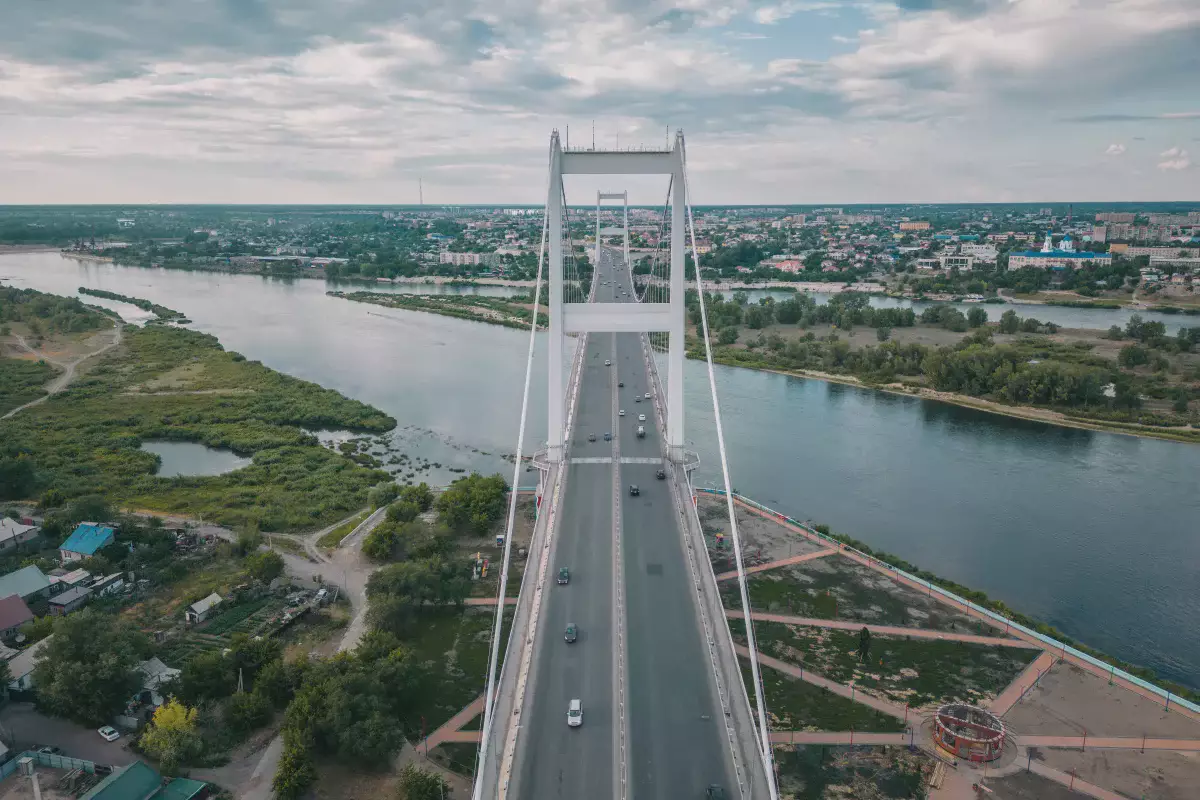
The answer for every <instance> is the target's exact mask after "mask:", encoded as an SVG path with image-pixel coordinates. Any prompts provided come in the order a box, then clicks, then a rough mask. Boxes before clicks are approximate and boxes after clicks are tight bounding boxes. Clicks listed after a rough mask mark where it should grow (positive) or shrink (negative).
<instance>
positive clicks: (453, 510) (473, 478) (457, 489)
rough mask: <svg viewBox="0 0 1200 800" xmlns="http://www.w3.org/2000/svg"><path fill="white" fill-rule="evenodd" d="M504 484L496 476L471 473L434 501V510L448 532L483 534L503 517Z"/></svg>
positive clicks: (506, 486) (501, 479)
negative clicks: (435, 504) (450, 528)
mask: <svg viewBox="0 0 1200 800" xmlns="http://www.w3.org/2000/svg"><path fill="white" fill-rule="evenodd" d="M507 494H508V482H507V481H505V480H504V476H503V475H500V474H499V473H497V474H495V475H490V476H487V477H484V476H483V475H480V474H478V473H472V474H470V475H468V476H466V477H465V478H459V479H458V480H456V481H455V482H454V483H452V484H450V488H448V489H446V491H444V492H442V495H441V497H439V498H438V499H437V510H438V513H440V514H441V515H442V519H443V520H445V522H446V524H447V525H449V526H450V527H452V528H457V529H460V530H468V531H471V532H472V533H476V534H478V535H480V536H482V535H484V534H486V533H487V532H488V531H489V530H490V529H491V527H492V524H493V523H495V522H496V520H498V519H500V517H501V515H502V514H503V513H504V499H505V496H506V495H507Z"/></svg>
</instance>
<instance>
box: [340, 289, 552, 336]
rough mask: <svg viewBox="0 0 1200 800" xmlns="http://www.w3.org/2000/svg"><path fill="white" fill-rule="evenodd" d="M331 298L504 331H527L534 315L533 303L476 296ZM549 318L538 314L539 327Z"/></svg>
mask: <svg viewBox="0 0 1200 800" xmlns="http://www.w3.org/2000/svg"><path fill="white" fill-rule="evenodd" d="M326 294H328V295H329V296H330V297H337V298H340V299H343V300H352V301H354V302H356V303H367V304H368V305H375V306H382V307H383V308H398V309H402V310H405V311H423V312H426V313H430V314H439V315H441V316H443V317H455V318H457V319H466V320H471V321H474V322H485V323H487V324H489V325H501V326H503V327H505V328H522V329H524V328H528V327H529V325H530V322H531V317H532V315H533V307H532V303H529V302H521V300H522V298H516V302H514V300H513V299H506V298H498V297H478V296H474V295H421V294H379V293H376V292H327V293H326ZM549 322H550V317H549V315H548V314H547V313H546V312H544V311H541V312H538V326H539V327H545V326H546V325H548V324H549Z"/></svg>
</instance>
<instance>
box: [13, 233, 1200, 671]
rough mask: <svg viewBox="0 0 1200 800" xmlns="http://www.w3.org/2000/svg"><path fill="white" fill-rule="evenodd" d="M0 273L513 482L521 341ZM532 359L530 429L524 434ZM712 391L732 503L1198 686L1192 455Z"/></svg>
mask: <svg viewBox="0 0 1200 800" xmlns="http://www.w3.org/2000/svg"><path fill="white" fill-rule="evenodd" d="M0 280H4V281H5V282H6V283H10V284H12V285H14V286H18V287H29V288H36V289H41V290H43V291H49V292H55V293H59V294H68V295H74V294H75V290H76V288H77V287H79V286H88V287H90V288H97V289H107V290H109V291H114V292H119V293H121V294H126V295H132V296H134V297H142V298H145V299H148V300H151V301H153V302H156V303H161V304H162V305H165V306H167V307H169V308H175V309H178V310H179V311H182V312H183V313H185V314H187V316H188V317H189V318H190V319H192V320H193V324H192V327H194V328H196V329H197V330H201V331H205V332H208V333H212V334H214V335H216V336H217V337H219V338H220V339H221V341H222V343H223V344H224V345H225V346H226V347H227V348H230V349H233V350H237V351H239V352H241V353H243V354H244V355H246V356H247V357H248V358H253V359H259V360H261V361H263V363H265V364H267V365H268V366H271V367H273V368H275V369H278V370H281V371H283V372H287V373H289V374H291V375H296V376H297V377H301V378H305V379H308V380H312V381H316V382H318V383H320V384H322V385H324V386H328V387H330V388H334V389H337V390H339V391H341V392H343V393H345V394H346V395H349V396H350V397H354V398H357V399H359V400H363V401H365V402H368V403H371V404H373V405H375V406H377V407H379V408H381V409H383V410H384V411H386V412H387V413H389V414H391V415H393V416H394V417H396V419H397V420H399V425H400V428H399V430H398V431H397V432H396V433H395V434H394V435H393V437H392V438H393V440H394V441H393V444H392V448H394V449H397V450H402V451H405V452H408V453H410V454H412V455H420V456H421V457H423V458H425V459H427V460H430V461H433V462H437V463H440V464H441V465H442V468H441V469H442V471H441V472H439V471H436V470H435V471H433V472H431V473H429V479H430V480H431V481H433V482H443V481H445V480H449V479H452V478H453V476H454V473H448V472H446V471H445V470H446V469H447V468H450V467H453V468H456V469H464V468H465V469H479V470H484V471H496V470H500V471H502V472H504V474H505V475H506V476H507V475H508V474H509V471H510V470H511V466H510V465H509V464H508V463H506V462H505V461H503V460H502V459H501V458H500V454H503V453H511V452H512V451H513V450H514V448H515V440H516V428H517V422H518V419H517V418H518V414H519V411H520V401H521V380H522V376H523V374H524V362H525V346H526V342H527V334H525V333H522V332H521V331H516V330H509V329H505V328H498V327H494V326H487V325H483V324H481V323H474V322H466V321H462V320H456V319H451V318H447V317H439V316H436V315H432V314H423V313H419V312H405V311H401V310H398V309H385V308H379V307H375V306H365V305H362V304H357V303H351V302H347V301H344V300H338V299H336V298H330V297H327V296H326V295H325V290H326V286H325V284H324V283H322V282H320V281H313V280H296V281H281V280H275V279H269V278H260V277H255V276H246V275H223V274H216V273H205V272H181V271H170V270H147V269H139V268H132V267H113V266H112V265H109V264H98V263H91V262H78V261H73V260H68V259H64V258H62V257H60V256H59V255H58V254H56V253H44V254H21V255H7V256H3V257H0ZM985 307H986V306H985ZM1041 308H1042V307H1039V310H1040V309H1041ZM1045 308H1046V310H1047V311H1051V310H1052V311H1053V312H1055V313H1059V312H1067V313H1075V312H1076V311H1078V310H1077V309H1066V308H1052V307H1045ZM996 309H1000V310H1003V307H1000V306H992V307H988V310H989V311H992V310H996ZM123 310H124V309H123ZM1088 313H1091V314H1103V315H1109V314H1117V313H1119V312H1103V311H1093V312H1088ZM1038 316H1039V318H1041V319H1051V318H1052V317H1051V315H1050V314H1045V315H1041V314H1038ZM1104 318H1105V319H1112V317H1108V316H1105V317H1104ZM1108 324H1113V323H1104V324H1103V325H1102V327H1107V325H1108ZM544 353H545V348H544V347H541V348H540V349H539V354H540V355H539V358H538V360H537V364H538V366H539V369H538V370H537V371H536V372H535V376H534V387H533V394H532V396H531V416H530V423H529V425H530V427H529V429H528V434H527V435H528V436H529V437H530V438H531V439H538V440H540V439H542V438H543V437H544V436H545V433H544V430H545V419H546V416H545V410H546V400H545V371H544V369H541V366H542V365H543V364H544V363H545V356H544ZM717 384H718V392H719V395H720V398H721V408H722V418H723V419H724V421H725V436H726V440H727V441H728V442H729V447H730V452H729V458H730V469H731V471H732V475H733V482H734V485H735V487H736V488H737V489H738V490H739V491H741V492H742V493H744V494H746V495H748V496H750V497H753V498H754V499H755V500H758V501H759V502H761V503H764V504H766V505H768V506H772V507H774V508H777V509H778V510H780V511H783V512H785V513H787V514H789V515H790V516H793V517H796V518H799V519H811V520H814V521H816V522H824V523H827V524H829V525H830V526H832V527H833V529H834V530H835V531H839V532H842V533H846V534H849V535H851V536H854V537H855V538H858V539H861V540H863V541H865V542H867V543H869V544H870V545H871V546H873V547H877V548H880V549H883V550H887V551H889V552H892V553H895V554H897V555H899V556H901V557H903V558H905V559H907V560H909V561H911V562H913V563H915V564H918V565H919V566H921V567H924V568H926V569H929V570H931V571H933V572H936V573H938V574H940V575H943V576H945V577H947V578H950V579H953V580H956V581H958V582H960V583H963V584H965V585H968V586H972V587H974V588H978V589H982V590H983V591H986V592H987V593H988V594H989V595H991V596H993V597H995V598H998V599H1001V600H1003V601H1004V602H1005V603H1007V604H1008V605H1010V606H1011V607H1013V608H1015V609H1018V610H1020V611H1022V612H1024V613H1026V614H1030V615H1032V616H1035V617H1038V618H1040V619H1043V620H1045V621H1046V622H1049V623H1050V624H1052V625H1054V626H1056V627H1058V628H1059V629H1061V630H1063V631H1064V632H1065V633H1067V634H1068V635H1070V636H1073V637H1076V638H1078V639H1079V640H1081V641H1083V642H1086V643H1087V644H1090V645H1092V646H1094V647H1098V648H1101V649H1103V650H1105V651H1107V652H1110V653H1112V654H1113V655H1116V656H1118V657H1120V658H1123V659H1126V660H1129V661H1132V662H1134V663H1140V664H1145V665H1147V666H1150V667H1152V668H1154V669H1156V670H1158V671H1159V672H1160V673H1161V674H1162V675H1164V676H1166V677H1169V678H1171V679H1174V680H1178V681H1180V682H1183V683H1186V684H1189V685H1191V686H1200V678H1198V676H1197V670H1196V664H1197V663H1200V625H1197V624H1196V622H1195V619H1196V614H1197V611H1198V610H1200V596H1198V593H1197V588H1198V587H1200V447H1197V446H1196V445H1188V444H1179V443H1174V442H1164V441H1157V440H1152V439H1138V438H1135V437H1130V436H1121V435H1116V434H1106V433H1098V432H1092V431H1084V430H1075V429H1069V428H1060V427H1055V426H1051V425H1045V424H1042V423H1036V422H1031V421H1026V420H1019V419H1014V418H1010V417H1004V416H999V415H994V414H987V413H984V412H980V411H975V410H971V409H964V408H960V407H957V406H953V405H947V404H942V403H936V402H932V401H925V400H919V399H916V398H909V397H901V396H895V395H889V394H884V393H879V392H873V391H870V390H865V389H858V388H854V387H849V386H844V385H841V384H832V383H825V382H822V381H816V380H805V379H799V378H788V377H784V376H780V375H774V374H769V373H761V372H754V371H750V370H741V369H733V368H727V367H717ZM685 391H686V397H685V402H686V405H687V415H688V416H687V438H688V440H689V441H691V442H692V443H693V444H691V445H690V446H691V447H693V448H694V449H696V450H697V451H698V452H699V453H700V455H701V459H702V466H701V470H700V473H699V481H700V482H701V483H702V484H708V485H719V483H720V474H719V468H718V467H717V464H718V461H717V458H716V452H715V450H716V444H715V442H716V436H715V432H714V428H713V417H712V411H711V401H710V399H709V392H708V385H707V376H706V372H705V369H704V366H703V364H702V363H699V362H689V363H688V365H687V375H686V389H685ZM526 449H527V450H529V449H532V445H529V446H527V448H526ZM524 482H525V481H523V483H524Z"/></svg>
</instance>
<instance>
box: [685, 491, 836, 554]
mask: <svg viewBox="0 0 1200 800" xmlns="http://www.w3.org/2000/svg"><path fill="white" fill-rule="evenodd" d="M734 509H735V513H736V514H737V524H738V535H739V536H740V537H741V539H742V549H743V552H742V555H743V558H744V559H745V564H746V566H748V567H750V566H754V565H755V564H762V563H765V562H767V561H777V560H779V559H781V558H790V557H791V556H798V555H802V554H804V553H815V552H816V551H818V550H820V549H821V548H820V546H819V545H816V544H814V543H813V542H811V541H809V540H808V539H806V538H804V537H803V536H801V535H800V534H798V533H795V532H794V531H790V530H788V529H787V528H785V527H783V526H782V525H779V524H777V523H775V522H772V521H771V520H769V519H766V518H765V517H760V516H759V515H758V514H752V513H750V512H749V511H747V510H746V509H744V508H742V507H741V506H736V505H735V506H734ZM696 510H697V512H698V513H699V516H700V525H701V527H702V528H703V529H704V540H705V542H707V543H708V549H709V555H710V556H711V557H712V562H713V566H714V567H715V568H716V569H717V571H718V572H721V571H724V570H725V569H734V566H735V565H734V559H733V549H732V548H733V539H732V533H731V532H730V526H729V511H728V508H727V507H726V504H725V498H724V497H718V496H716V495H711V494H701V495H699V498H698V500H697V503H696ZM718 532H720V533H722V534H724V535H725V546H724V548H723V549H721V550H717V549H716V536H717V533H718Z"/></svg>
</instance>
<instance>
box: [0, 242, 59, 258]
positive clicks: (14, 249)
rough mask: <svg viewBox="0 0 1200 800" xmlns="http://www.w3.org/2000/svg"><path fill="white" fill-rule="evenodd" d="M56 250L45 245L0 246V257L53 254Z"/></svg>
mask: <svg viewBox="0 0 1200 800" xmlns="http://www.w3.org/2000/svg"><path fill="white" fill-rule="evenodd" d="M57 251H58V248H57V247H53V246H51V245H46V244H0V256H6V255H9V254H11V253H54V252H57Z"/></svg>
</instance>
